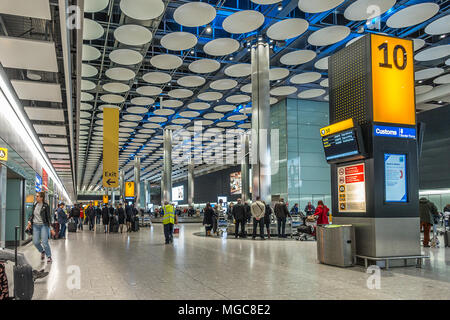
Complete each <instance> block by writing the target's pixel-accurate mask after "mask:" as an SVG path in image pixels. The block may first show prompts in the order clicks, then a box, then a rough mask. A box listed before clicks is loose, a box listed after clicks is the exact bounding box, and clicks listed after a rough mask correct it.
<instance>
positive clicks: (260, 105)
mask: <svg viewBox="0 0 450 320" xmlns="http://www.w3.org/2000/svg"><path fill="white" fill-rule="evenodd" d="M269 61H270V60H269V45H268V44H267V43H265V42H263V41H258V42H257V43H256V44H254V45H253V46H252V49H251V62H252V187H253V188H252V197H253V200H255V199H256V197H257V196H260V197H261V199H262V200H264V201H266V203H270V200H271V193H270V184H271V170H270V103H269V98H270V97H269V91H270V83H269Z"/></svg>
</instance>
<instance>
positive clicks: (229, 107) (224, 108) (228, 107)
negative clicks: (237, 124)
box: [214, 104, 236, 112]
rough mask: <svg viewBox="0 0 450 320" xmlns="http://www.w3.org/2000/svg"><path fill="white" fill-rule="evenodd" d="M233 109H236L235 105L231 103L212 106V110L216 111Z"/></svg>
mask: <svg viewBox="0 0 450 320" xmlns="http://www.w3.org/2000/svg"><path fill="white" fill-rule="evenodd" d="M234 109H236V107H235V106H233V105H229V104H222V105H220V106H216V107H214V111H218V112H230V111H233V110H234Z"/></svg>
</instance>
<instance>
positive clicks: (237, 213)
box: [232, 203, 247, 221]
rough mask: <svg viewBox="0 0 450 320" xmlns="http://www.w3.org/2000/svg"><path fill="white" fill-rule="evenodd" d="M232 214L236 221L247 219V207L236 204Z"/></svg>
mask: <svg viewBox="0 0 450 320" xmlns="http://www.w3.org/2000/svg"><path fill="white" fill-rule="evenodd" d="M232 215H233V217H234V219H235V220H236V221H245V220H247V214H246V210H245V207H244V206H243V205H242V204H238V203H237V204H235V205H234V206H233V212H232Z"/></svg>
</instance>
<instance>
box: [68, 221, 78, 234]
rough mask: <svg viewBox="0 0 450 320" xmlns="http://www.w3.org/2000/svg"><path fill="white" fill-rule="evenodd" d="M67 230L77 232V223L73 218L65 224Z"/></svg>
mask: <svg viewBox="0 0 450 320" xmlns="http://www.w3.org/2000/svg"><path fill="white" fill-rule="evenodd" d="M67 230H68V231H69V232H77V224H76V223H75V221H74V220H73V219H71V220H70V221H69V223H68V224H67Z"/></svg>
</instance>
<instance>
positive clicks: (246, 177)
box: [241, 134, 250, 201]
mask: <svg viewBox="0 0 450 320" xmlns="http://www.w3.org/2000/svg"><path fill="white" fill-rule="evenodd" d="M248 139H249V137H248V134H243V135H241V148H242V149H241V150H242V152H241V154H242V158H241V180H242V201H247V200H250V164H249V147H248V145H249V143H248Z"/></svg>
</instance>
